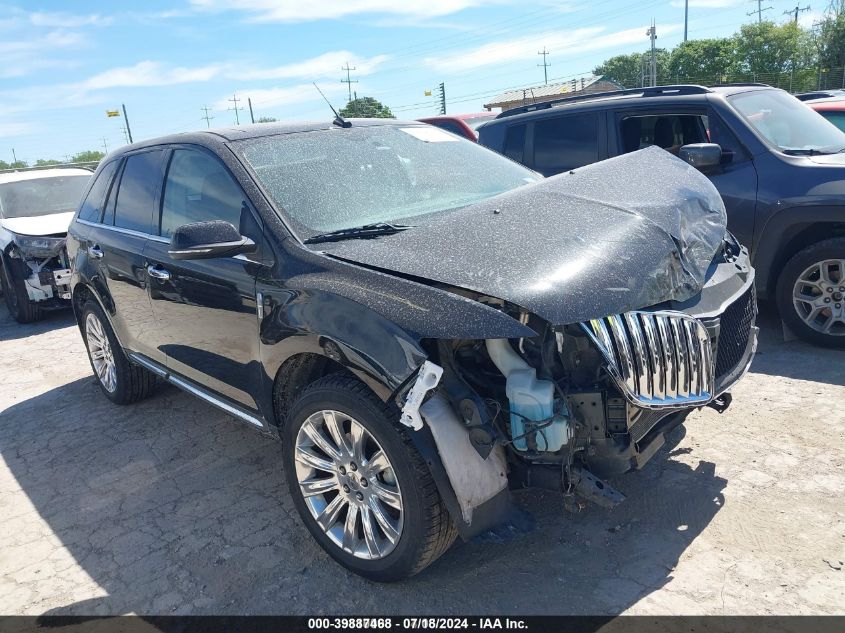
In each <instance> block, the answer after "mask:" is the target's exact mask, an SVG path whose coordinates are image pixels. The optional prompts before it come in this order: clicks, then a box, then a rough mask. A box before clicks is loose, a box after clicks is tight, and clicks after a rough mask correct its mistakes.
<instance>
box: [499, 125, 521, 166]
mask: <svg viewBox="0 0 845 633" xmlns="http://www.w3.org/2000/svg"><path fill="white" fill-rule="evenodd" d="M502 153H503V154H504V155H505V156H507V157H508V158H510V159H511V160H515V161H516V162H518V163H521V162H523V159H524V158H525V155H524V154H525V125H524V124H523V125H512V126H510V127H509V128H508V129H507V131H506V132H505V146H504V151H503V152H502Z"/></svg>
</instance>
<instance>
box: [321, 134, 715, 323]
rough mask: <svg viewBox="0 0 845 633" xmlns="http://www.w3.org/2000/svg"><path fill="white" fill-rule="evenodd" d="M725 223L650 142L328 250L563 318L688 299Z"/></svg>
mask: <svg viewBox="0 0 845 633" xmlns="http://www.w3.org/2000/svg"><path fill="white" fill-rule="evenodd" d="M585 220H587V221H585ZM726 224H727V218H726V214H725V207H724V204H723V203H722V199H721V197H720V196H719V193H718V191H717V190H716V188H715V187H714V186H713V184H712V183H711V182H710V181H709V180H708V179H707V178H706V177H705V176H704V175H702V174H701V173H700V172H699V171H698V170H696V169H694V168H693V167H691V166H690V165H688V164H687V163H685V162H684V161H682V160H680V159H678V158H676V157H675V156H673V155H671V154H669V153H668V152H666V151H664V150H662V149H658V148H656V147H651V148H647V149H643V150H640V151H637V152H633V153H630V154H626V155H623V156H619V157H617V158H612V159H609V160H606V161H602V162H599V163H595V164H593V165H589V166H587V167H582V168H580V169H577V170H574V171H572V172H567V173H564V174H560V175H558V176H554V177H552V178H548V179H546V180H543V181H540V182H537V183H533V184H527V185H525V186H522V187H519V188H517V189H514V190H512V191H509V192H507V193H504V194H502V195H499V196H495V197H493V198H490V199H487V200H485V201H483V202H480V203H478V204H473V205H469V206H466V207H464V208H462V209H458V210H457V211H455V212H452V213H448V214H444V215H443V216H442V217H438V218H435V219H433V220H432V221H430V222H426V223H423V224H420V225H419V226H416V227H414V228H413V229H411V230H408V231H404V232H403V233H401V234H398V235H394V236H391V238H390V239H389V240H388V239H385V240H349V241H344V242H337V243H334V244H327V245H326V246H325V250H326V251H327V253H328V254H330V255H331V256H333V257H338V258H341V259H344V260H347V261H352V262H356V263H359V264H362V265H364V266H368V267H373V268H376V269H379V270H389V271H392V272H396V273H399V274H403V275H410V276H413V277H414V278H417V279H428V280H432V281H435V282H440V283H444V284H448V285H450V286H456V287H460V288H466V289H469V290H473V291H475V292H478V293H481V294H483V295H487V296H491V297H497V298H499V299H504V300H506V301H510V302H512V303H513V304H515V305H518V306H521V307H523V308H525V309H526V310H529V311H531V312H533V313H534V314H536V315H538V316H540V317H542V318H544V319H546V320H547V321H549V322H550V323H552V324H564V323H575V322H579V321H587V320H590V319H594V318H598V317H602V316H606V315H609V314H619V313H622V312H627V311H629V310H637V309H640V308H645V307H649V306H653V305H656V304H659V303H662V302H664V301H672V300H674V301H685V300H687V299H689V298H691V297H693V296H694V295H695V294H696V293H698V291H699V290H700V289H701V287H702V285H703V283H704V279H705V275H706V273H707V269H708V267H709V266H710V263H711V262H712V260H713V257H714V255H715V254H716V252H717V250H718V249H719V248H720V246H721V244H722V243H723V242H724V239H725V234H726Z"/></svg>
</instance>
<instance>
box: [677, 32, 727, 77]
mask: <svg viewBox="0 0 845 633" xmlns="http://www.w3.org/2000/svg"><path fill="white" fill-rule="evenodd" d="M736 48H737V38H736V37H723V38H718V39H707V40H689V41H686V42H681V43H680V44H678V45H677V46H676V47H675V48H674V49H673V50H672V54H671V57H670V61H669V76H670V77H671V79H672V81H674V82H678V83H702V84H707V83H718V82H719V81H720V79H721V77H731V76H732V75H734V74H735V73H736V72H737V66H736Z"/></svg>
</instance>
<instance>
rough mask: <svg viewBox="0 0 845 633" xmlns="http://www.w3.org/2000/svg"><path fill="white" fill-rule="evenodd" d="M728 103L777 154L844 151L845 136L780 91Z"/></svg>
mask: <svg viewBox="0 0 845 633" xmlns="http://www.w3.org/2000/svg"><path fill="white" fill-rule="evenodd" d="M728 102H729V103H730V104H731V105H732V106H733V107H734V109H735V110H737V111H738V112H739V113H740V114H741V115H742V116H743V117H744V118H745V120H746V121H748V122H749V123H750V124H751V125H752V126H754V129H756V130H757V131H758V132H759V133H760V134H762V135H763V137H764V138H765V139H766V140H767V141H769V142H770V143H772V144H773V145H776V146H777V147H778V148H780V149H781V150H784V151H789V150H798V151H801V150H803V151H808V150H816V151H820V152H837V151H839V150H841V149H843V148H845V133H843V132H842V131H840V130H839V129H838V128H837V127H836V126H835V125H833V124H832V123H830V122H829V121H826V120H825V119H824V117H822V116H820V115H819V114H818V113H817V112H814V111H813V110H811V109H810V108H809V107H808V106H807V105H806V104H804V103H802V102H800V101H799V100H798V99H796V98H795V97H793V96H791V95H789V94H787V93H786V92H783V91H781V90H755V91H754V92H743V93H740V94H736V95H733V96H730V97H728Z"/></svg>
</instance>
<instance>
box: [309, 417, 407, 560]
mask: <svg viewBox="0 0 845 633" xmlns="http://www.w3.org/2000/svg"><path fill="white" fill-rule="evenodd" d="M294 460H295V463H296V478H297V481H298V483H299V489H300V491H301V492H302V496H303V498H304V499H305V504H306V505H307V506H308V509H309V511H310V512H311V516H313V517H314V520H315V521H316V522H317V525H319V526H320V528H321V529H322V530H323V532H325V533H326V535H327V536H328V537H329V538H330V539H331V540H332V542H333V543H334V544H335V545H337V546H338V547H340V548H341V549H343V550H344V551H345V552H348V553H349V554H352V555H353V556H355V557H356V558H363V559H367V560H375V559H379V558H384V557H385V556H387V555H388V554H390V552H392V551H393V550H394V548H395V547H396V545H397V543H398V542H399V537H400V536H401V535H402V525H403V520H404V515H405V513H404V510H403V505H402V493H401V491H400V490H399V484H398V482H397V481H396V475H395V473H394V471H393V466H392V465H391V463H390V460H389V459H388V458H387V455H386V454H385V452H384V451H383V450H382V447H381V445H380V444H379V443H378V442H377V441H376V439H375V438H374V437H373V436H372V435H371V434H370V433H369V431H367V429H365V428H364V427H363V425H361V424H360V423H359V422H358V421H356V420H354V419H353V418H351V417H350V416H348V415H346V414H344V413H341V412H339V411H317V412H316V413H314V414H312V415H311V416H309V417H308V419H307V420H305V422H304V423H303V424H302V427H301V428H300V429H299V431H298V433H297V435H296V446H295V447H294Z"/></svg>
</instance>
